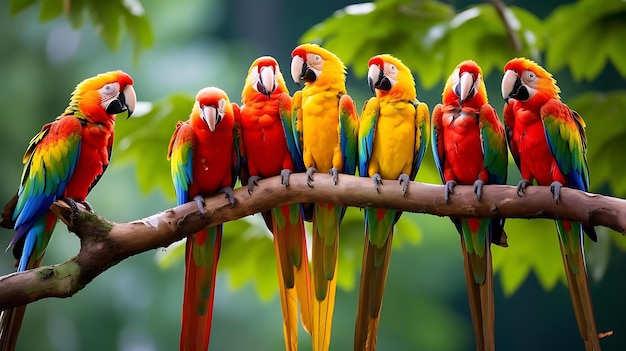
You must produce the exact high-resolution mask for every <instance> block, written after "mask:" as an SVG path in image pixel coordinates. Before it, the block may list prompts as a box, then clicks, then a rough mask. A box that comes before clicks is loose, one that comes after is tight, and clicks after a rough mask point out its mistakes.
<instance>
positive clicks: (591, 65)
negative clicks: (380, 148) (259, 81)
mask: <svg viewBox="0 0 626 351" xmlns="http://www.w3.org/2000/svg"><path fill="white" fill-rule="evenodd" d="M563 2H564V1H561V0H552V1H545V0H531V1H528V2H523V3H522V2H518V3H517V5H519V6H509V7H508V8H507V11H506V12H505V14H506V18H507V19H508V20H509V21H510V24H511V27H512V28H513V30H514V32H515V34H516V35H518V36H519V38H520V40H521V42H522V44H523V49H522V51H520V52H516V51H514V49H513V46H512V45H511V43H510V41H509V38H508V34H507V32H506V28H505V26H504V24H503V22H502V20H501V18H500V17H499V15H498V14H497V12H496V11H495V9H494V8H493V7H492V6H491V5H490V4H486V3H476V2H468V1H465V2H463V1H461V2H456V1H454V2H450V1H434V0H379V1H376V2H373V3H365V4H352V5H348V4H349V3H351V1H343V2H311V3H310V4H309V3H307V2H304V4H301V3H300V2H290V1H286V0H268V1H265V2H256V1H255V0H234V1H219V0H213V1H208V2H207V1H200V0H195V1H190V2H188V3H187V2H186V3H185V4H186V5H185V6H182V5H181V4H180V3H177V2H171V3H169V2H165V3H161V2H154V3H152V2H145V3H144V4H141V3H140V2H139V1H138V0H113V1H98V0H72V1H66V0H40V1H37V0H21V1H20V0H11V1H10V2H7V3H6V5H5V4H3V5H2V6H4V7H3V8H6V9H7V10H6V11H7V12H8V13H9V14H11V15H12V16H11V17H8V16H6V17H3V19H4V21H0V22H1V23H0V28H1V29H2V31H1V32H0V36H1V38H2V40H3V44H4V45H3V47H2V48H0V53H2V54H3V56H2V57H3V65H0V74H2V76H3V77H5V80H6V82H7V84H5V85H4V89H5V90H3V94H0V106H2V109H3V110H2V111H3V114H4V115H6V116H11V117H12V116H29V118H6V120H5V123H6V125H7V127H6V128H2V129H1V130H0V136H1V137H2V138H3V140H4V145H3V148H2V149H0V154H1V155H2V162H3V164H2V166H3V171H4V173H3V176H4V178H3V179H4V180H6V181H5V182H2V183H0V189H2V194H3V197H5V198H9V196H10V195H12V194H13V192H14V191H15V186H16V185H17V182H18V180H19V174H20V169H19V166H20V160H21V156H22V154H23V149H24V147H25V146H26V144H27V142H28V140H29V139H30V137H32V135H33V134H34V133H36V131H37V130H39V128H40V126H41V124H43V123H45V122H48V121H49V120H51V119H52V118H54V116H55V115H56V114H58V112H59V111H62V110H63V108H64V107H65V104H66V103H67V98H68V93H69V92H70V91H71V88H72V87H73V85H74V84H76V82H77V81H79V80H80V79H83V78H84V77H86V76H90V75H93V74H95V73H97V72H98V71H102V70H108V69H112V68H122V69H125V70H126V71H128V72H129V73H131V74H132V76H133V77H134V79H135V88H136V90H137V92H138V96H139V99H140V100H143V101H144V102H146V101H150V102H149V103H146V104H145V105H143V106H144V107H147V108H146V110H145V113H144V114H143V116H140V113H138V114H137V116H136V117H137V118H131V119H129V120H120V121H119V122H118V123H117V125H116V138H117V139H116V145H115V150H114V154H113V155H114V156H113V163H112V167H111V168H110V170H108V171H107V175H106V176H105V177H103V179H102V181H101V182H100V183H99V185H98V187H96V188H95V189H94V191H93V192H92V194H91V195H90V199H89V200H90V203H91V204H92V205H94V208H96V209H97V211H98V213H100V214H102V215H103V216H105V217H106V218H109V219H111V220H115V221H128V220H134V219H136V218H140V217H141V216H148V215H151V214H152V213H154V212H156V211H160V210H163V209H165V208H168V207H172V206H174V205H175V201H174V191H173V187H172V185H171V178H170V172H169V163H168V161H167V159H166V155H167V145H168V142H169V139H170V137H171V135H172V133H173V131H174V127H175V124H176V122H177V121H178V120H184V119H186V118H187V117H188V115H189V112H190V111H191V106H192V104H193V94H194V93H195V91H197V90H198V89H199V88H201V87H202V86H205V85H217V86H220V87H222V88H224V90H226V91H227V92H228V94H229V96H230V97H231V100H232V101H237V100H238V99H237V98H235V97H238V95H239V94H240V91H241V90H240V89H241V86H242V84H243V80H244V79H245V72H246V70H247V68H248V65H249V63H250V62H251V61H252V60H253V59H254V58H256V57H257V56H260V55H267V54H270V55H274V56H275V57H276V58H277V59H278V60H279V61H280V62H282V63H283V64H282V66H283V68H284V67H288V64H285V63H286V62H284V61H282V60H285V61H287V62H288V60H290V56H289V52H290V50H291V49H292V48H293V47H294V46H295V45H296V44H297V43H296V42H297V41H300V42H304V41H313V42H318V43H320V44H321V45H323V46H325V47H326V48H328V49H329V50H331V51H333V52H335V53H336V54H337V55H338V56H339V57H340V58H342V60H343V61H344V62H345V63H346V64H347V65H348V67H349V68H350V72H352V73H354V75H349V76H348V90H349V91H350V94H351V95H352V96H353V97H355V100H356V101H365V99H366V98H367V97H368V94H369V90H368V89H367V84H366V82H364V81H363V79H362V77H363V76H364V75H365V72H366V71H367V65H366V63H367V61H368V59H369V57H371V56H372V55H375V54H379V53H381V52H388V53H391V54H393V55H395V56H397V57H399V58H401V59H402V60H403V62H405V63H406V64H407V65H408V66H409V67H410V68H411V69H412V70H413V72H414V74H415V77H416V83H417V85H418V92H419V97H420V100H422V101H424V102H426V103H427V104H428V105H429V106H430V108H431V110H432V108H433V107H434V105H435V104H436V103H437V101H439V99H440V96H441V95H440V94H441V87H440V85H441V84H439V83H440V82H442V81H444V79H445V78H446V77H447V75H448V74H449V73H450V72H451V71H452V69H453V68H454V66H455V65H456V64H457V63H458V62H459V61H461V60H463V59H468V58H472V59H474V60H476V61H477V62H478V63H479V64H480V65H481V66H482V68H483V71H484V73H485V82H486V84H487V87H488V90H489V91H490V96H491V97H492V104H493V105H494V106H495V107H496V109H498V107H497V106H501V100H500V98H499V95H500V94H499V84H500V79H501V74H502V73H501V69H502V66H503V65H504V63H505V62H506V61H507V60H508V59H510V58H511V57H514V56H527V57H530V58H533V59H535V60H537V61H538V62H540V63H542V64H544V66H545V67H546V68H547V69H548V70H549V71H551V72H552V73H553V74H554V75H555V77H556V78H557V79H558V80H559V86H560V87H561V89H562V90H563V92H562V94H563V96H564V99H565V101H566V102H567V103H568V104H570V106H572V107H573V108H575V109H576V110H577V111H578V112H580V113H581V115H582V116H583V117H584V118H585V120H586V122H587V127H588V128H587V131H588V141H589V154H588V156H589V167H590V174H591V183H592V191H594V192H601V193H605V194H609V195H615V196H620V197H626V182H624V181H623V180H621V178H620V176H619V174H621V173H623V172H624V169H623V167H621V166H620V165H622V164H623V162H622V160H621V159H622V157H621V156H622V155H621V152H622V151H621V150H624V148H625V146H626V145H625V142H626V141H625V140H626V138H624V136H623V134H624V133H626V125H624V123H625V122H624V121H623V118H622V116H621V115H622V114H623V111H624V110H625V109H624V108H625V107H626V106H624V105H625V104H626V103H625V102H626V92H625V91H623V90H618V89H623V86H624V77H625V76H626V74H625V73H626V70H625V67H624V64H625V62H626V61H624V60H622V59H621V58H623V57H625V55H624V50H625V49H624V47H626V46H624V45H622V43H621V42H620V41H619V39H620V38H622V37H623V34H624V32H625V30H624V25H625V23H626V21H624V20H623V19H624V18H625V16H624V6H625V5H624V4H625V3H624V2H623V1H619V0H604V1H601V2H597V1H594V0H580V1H577V2H568V3H563ZM37 4H39V7H37V6H36V5H37ZM144 5H145V7H146V8H145V12H146V14H147V15H144V13H143V6H144ZM346 5H348V6H347V7H345V8H342V9H340V10H337V8H339V7H342V6H346ZM302 6H306V11H302ZM522 7H523V8H522ZM335 10H336V11H335ZM332 11H335V12H334V14H333V15H332V16H329V14H331V13H332ZM294 13H297V14H298V15H297V16H294V15H293V14H294ZM148 17H149V18H150V20H149V19H148ZM235 17H236V18H237V19H238V21H231V20H230V19H232V18H235ZM85 18H87V19H88V20H89V21H90V23H91V26H88V25H85V24H86V21H84V20H85ZM36 19H38V20H39V21H40V23H41V24H40V25H39V26H32V23H33V21H34V20H36ZM271 19H273V20H271ZM255 20H256V21H257V22H255ZM66 21H69V23H71V28H72V30H71V31H69V34H67V32H64V33H66V35H78V34H76V33H80V35H81V36H82V37H80V38H78V39H77V38H73V39H74V40H75V41H76V42H78V43H77V44H76V45H77V47H78V48H80V51H79V52H75V53H74V54H73V56H67V57H65V58H64V59H63V60H60V59H55V58H54V57H53V55H52V54H51V52H52V49H51V47H52V48H55V49H57V51H59V50H65V51H66V52H69V50H67V49H66V47H65V45H69V44H68V43H70V44H71V43H73V41H72V40H70V39H72V37H67V36H65V37H64V36H61V39H63V40H61V41H58V40H57V41H54V40H52V39H53V37H54V35H55V33H58V29H59V28H61V29H62V28H63V26H64V25H65V22H66ZM258 21H260V22H261V23H259V22H258ZM150 22H152V23H158V24H159V25H158V26H155V27H154V28H151V26H150ZM316 23H317V24H316ZM259 24H260V25H262V29H263V30H259V28H260V27H259ZM79 28H80V30H78V29H79ZM302 33H304V34H302ZM127 35H128V36H130V39H131V40H130V41H128V40H125V39H124V38H125V37H126V36H127ZM60 44H62V45H60ZM103 45H106V47H102V46H103ZM149 47H154V50H146V49H147V48H149ZM268 48H278V49H276V50H277V51H272V50H269V51H268ZM111 50H113V51H111ZM278 50H280V51H278ZM127 53H131V54H130V55H127V56H128V57H127V56H125V54H127ZM139 53H141V55H139ZM129 58H130V59H129ZM544 59H545V60H544ZM129 60H130V61H132V62H133V63H134V65H132V66H131V65H128V63H127V61H129ZM137 63H139V64H140V65H137ZM582 80H584V81H585V82H588V84H585V85H584V86H583V85H581V84H580V83H579V82H580V81H582ZM289 84H291V82H289ZM35 96H36V97H37V103H33V97H35ZM31 117H32V118H31ZM429 152H431V151H429ZM509 167H510V168H509V184H515V183H517V181H518V180H519V173H518V172H517V170H516V169H515V166H514V164H513V162H510V166H509ZM620 167H621V168H620ZM417 180H418V181H422V182H430V183H433V182H439V178H438V175H437V172H436V170H435V167H434V163H433V161H432V157H430V156H427V157H426V159H425V160H424V162H423V164H422V169H421V170H420V172H419V173H418V177H417ZM362 216H363V213H362V211H360V210H359V209H355V208H350V209H349V210H348V211H347V213H346V217H345V219H344V221H343V223H342V238H341V244H340V262H339V268H340V272H339V278H338V279H339V282H338V283H339V286H340V287H341V288H342V289H340V290H339V291H338V295H337V305H336V306H337V308H336V313H335V317H334V318H335V323H334V325H335V329H336V331H335V332H333V341H332V345H333V349H350V348H351V347H352V332H353V330H352V326H353V323H354V315H355V310H356V298H357V295H356V294H357V291H356V290H357V289H355V287H356V284H357V279H358V276H359V270H360V264H361V262H360V260H361V254H362V245H363V220H362V218H363V217H362ZM61 227H63V226H58V228H59V229H57V232H58V233H55V239H53V240H52V242H51V245H50V248H49V249H48V251H47V254H46V257H45V258H44V264H51V263H57V262H60V261H62V260H64V259H67V258H69V257H71V256H73V255H74V254H75V253H76V252H77V247H78V241H77V239H76V238H75V237H74V236H72V235H69V234H68V233H66V231H64V230H63V228H61ZM309 229H310V228H309ZM506 230H507V233H508V235H509V243H510V247H509V248H506V249H503V248H499V247H494V249H493V251H494V255H493V257H494V258H493V259H494V264H495V269H496V271H497V272H498V274H497V276H496V281H497V282H499V286H501V287H502V289H496V292H495V295H496V305H497V306H498V307H497V316H496V321H497V323H498V324H497V327H498V340H497V341H498V348H502V349H507V350H527V349H534V348H536V345H537V341H539V342H540V343H541V344H542V345H543V346H545V349H575V348H577V347H578V348H579V347H580V342H579V340H578V338H577V336H576V337H559V335H570V336H571V335H575V334H576V325H575V320H574V316H573V313H572V311H571V306H570V303H569V297H568V292H567V288H566V287H565V284H562V283H564V282H565V279H564V277H563V273H562V271H563V267H562V263H561V258H560V254H559V250H558V243H557V242H558V241H557V236H556V233H555V227H554V223H553V222H552V221H549V220H521V219H512V220H508V221H507V224H506ZM7 232H8V231H7ZM396 232H397V235H396V236H395V239H394V258H393V259H392V260H391V261H392V262H391V268H390V272H389V277H388V284H387V289H386V294H385V308H384V309H383V312H382V314H383V316H382V320H383V321H382V323H381V325H380V332H379V337H378V345H379V348H380V349H427V350H466V349H471V347H472V345H473V335H472V331H471V321H470V318H469V310H468V306H467V297H466V295H465V286H464V279H463V273H462V268H461V267H462V260H461V258H462V255H461V252H460V248H459V247H458V246H459V245H458V235H457V234H456V232H455V230H454V227H453V226H452V224H451V222H450V221H449V220H448V219H446V218H438V217H434V216H425V215H419V214H411V213H405V214H404V215H403V217H402V218H401V220H400V221H399V222H398V224H397V227H396ZM598 236H599V240H598V243H596V244H593V245H588V246H587V258H588V263H589V271H590V273H591V275H592V276H593V277H596V278H600V277H603V276H604V280H603V281H602V283H601V284H598V283H596V282H592V290H594V293H595V292H599V293H601V294H600V295H594V297H596V299H594V302H595V303H596V306H595V307H596V313H597V316H598V321H599V328H600V329H601V330H608V329H616V335H615V336H613V337H612V338H608V339H605V340H603V348H604V349H605V350H607V349H608V350H622V349H624V345H626V341H625V340H624V339H623V338H622V337H620V335H619V333H618V332H617V330H618V328H617V327H619V326H620V325H623V324H624V323H623V322H624V319H623V317H621V315H622V314H620V313H615V310H616V309H619V308H626V307H624V303H623V299H621V295H620V291H621V290H620V289H619V288H616V287H620V286H621V280H622V279H621V278H622V276H623V272H621V267H623V265H624V264H626V262H624V261H626V259H625V257H626V256H625V255H624V253H623V251H626V240H624V239H623V238H622V237H620V236H618V235H615V233H611V232H610V231H608V230H606V229H605V228H598ZM3 237H6V238H5V239H3V240H5V241H4V242H6V243H8V241H9V240H10V236H9V235H4V236H3ZM183 247H184V246H183V245H180V243H177V244H174V245H172V246H171V247H169V248H166V249H163V250H158V251H157V252H156V254H155V256H156V262H157V263H158V265H159V266H160V267H162V268H163V269H153V268H154V266H155V260H154V257H153V256H151V255H138V256H136V257H132V258H130V259H129V260H127V261H125V262H124V264H121V265H118V266H116V267H113V268H112V269H111V270H110V271H108V272H107V273H106V274H103V275H102V276H100V277H98V279H96V280H94V281H93V282H92V283H91V284H90V285H89V286H88V287H87V288H86V289H85V290H84V291H82V292H81V293H80V294H78V295H76V296H75V297H73V298H72V299H67V300H62V301H58V300H46V301H42V302H39V303H36V304H33V305H32V306H31V307H29V310H28V311H29V312H28V313H27V315H26V320H25V324H24V331H23V333H24V335H27V333H29V332H30V333H31V334H30V335H42V337H38V338H27V337H22V339H21V345H23V347H26V348H25V349H54V350H80V349H93V350H111V349H119V350H136V349H142V350H170V349H175V348H176V347H177V339H178V328H179V317H180V301H181V296H182V260H181V257H182V252H183ZM222 247H223V251H222V256H221V260H220V272H222V273H225V274H220V276H219V277H218V283H217V296H216V307H215V308H216V311H215V315H214V319H215V320H219V321H220V322H219V323H214V326H213V336H212V346H211V347H212V348H214V349H280V348H282V347H283V341H282V328H281V314H280V307H279V301H278V298H277V296H276V286H277V284H276V266H275V263H274V254H273V246H272V242H271V235H270V234H269V232H268V231H267V229H266V228H265V225H264V223H263V221H262V220H261V218H260V216H258V215H255V216H249V217H246V218H242V219H240V220H238V221H234V222H229V223H226V224H225V232H224V238H223V246H222ZM1 259H2V262H3V265H2V269H3V271H2V272H3V274H5V273H8V272H9V271H10V270H11V269H12V268H11V266H10V265H11V262H10V261H11V257H10V255H4V256H3V257H1ZM225 283H227V284H225ZM539 285H540V286H541V287H543V288H544V289H547V291H543V290H541V289H540V288H539V287H538V286H539ZM259 297H260V298H261V300H262V301H264V302H265V303H266V304H259V303H258V298H259ZM505 297H506V298H505ZM546 308H550V311H549V312H547V310H546ZM94 316H98V318H94ZM103 321H105V322H103ZM259 321H261V323H259ZM528 325H532V326H534V327H533V328H528ZM557 325H558V329H557V327H556V326H557ZM42 331H45V333H42ZM44 334H45V335H44ZM305 335H306V334H304V333H303V332H302V333H301V336H302V337H301V342H300V346H301V348H302V349H303V350H308V349H310V340H308V338H307V337H305ZM242 336H245V337H242Z"/></svg>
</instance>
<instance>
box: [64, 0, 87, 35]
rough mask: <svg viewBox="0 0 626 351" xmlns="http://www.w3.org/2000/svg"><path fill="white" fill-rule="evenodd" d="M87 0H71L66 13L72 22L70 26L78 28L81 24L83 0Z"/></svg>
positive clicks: (83, 13) (83, 7)
mask: <svg viewBox="0 0 626 351" xmlns="http://www.w3.org/2000/svg"><path fill="white" fill-rule="evenodd" d="M86 1H87V0H72V2H71V3H70V6H69V11H68V13H67V16H68V19H69V21H70V23H71V24H72V28H74V29H78V28H80V27H82V25H83V18H84V15H85V6H86V4H85V2H86Z"/></svg>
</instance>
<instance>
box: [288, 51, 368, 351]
mask: <svg viewBox="0 0 626 351" xmlns="http://www.w3.org/2000/svg"><path fill="white" fill-rule="evenodd" d="M291 56H292V61H291V76H292V78H293V80H294V82H296V83H297V84H298V85H299V84H300V81H301V80H302V81H304V87H303V88H302V90H300V91H298V92H296V93H295V94H294V96H293V110H294V112H293V118H292V119H291V120H290V121H287V123H286V125H287V128H286V130H287V131H288V133H287V134H288V138H292V139H293V142H289V144H290V145H292V152H293V153H294V154H299V155H301V156H298V157H301V159H302V160H303V163H304V166H305V167H306V168H307V171H306V174H307V177H308V178H307V182H308V184H309V186H311V187H312V186H313V185H312V183H311V182H312V180H313V173H314V172H317V171H319V172H328V173H330V174H332V175H333V181H334V183H335V184H336V183H337V180H338V174H339V173H345V174H354V173H355V172H356V163H357V133H358V115H357V113H356V108H355V105H354V101H353V100H352V98H351V97H350V96H349V95H347V92H346V84H345V81H346V75H345V70H346V68H345V66H344V65H343V62H341V60H340V59H339V58H338V57H337V56H336V55H335V54H333V53H331V52H330V51H328V50H326V49H324V48H322V47H320V46H318V45H315V44H302V45H299V46H298V47H296V48H295V49H294V50H293V51H292V53H291ZM289 132H291V133H289ZM294 147H295V148H296V150H293V148H294ZM344 212H345V208H342V207H339V206H334V205H332V204H328V203H317V204H315V205H314V208H313V214H312V223H313V249H312V265H313V278H312V281H313V283H312V284H313V287H314V294H313V298H312V313H313V314H312V322H313V328H312V330H311V336H312V338H313V349H314V350H315V351H320V350H328V348H329V346H330V333H331V328H332V316H333V310H334V305H335V292H336V287H337V285H336V284H337V281H336V273H337V248H338V244H339V226H340V224H341V219H342V217H343V214H344Z"/></svg>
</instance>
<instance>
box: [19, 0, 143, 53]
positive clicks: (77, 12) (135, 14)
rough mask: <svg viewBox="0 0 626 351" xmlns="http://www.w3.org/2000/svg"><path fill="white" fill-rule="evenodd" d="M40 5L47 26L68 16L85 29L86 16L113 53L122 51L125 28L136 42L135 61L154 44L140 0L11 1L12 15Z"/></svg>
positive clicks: (76, 24) (78, 26)
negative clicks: (59, 18) (54, 20)
mask: <svg viewBox="0 0 626 351" xmlns="http://www.w3.org/2000/svg"><path fill="white" fill-rule="evenodd" d="M39 2H40V3H41V6H40V8H39V21H40V22H47V21H50V20H53V19H55V18H57V17H59V16H62V15H65V16H66V17H67V19H68V20H69V22H70V23H71V24H72V27H73V28H74V29H78V28H80V27H81V26H82V25H83V21H84V18H85V13H88V14H89V18H90V19H91V22H92V24H93V26H94V27H95V28H96V29H97V30H98V34H99V35H100V38H101V39H102V40H103V41H104V43H105V44H106V45H107V46H108V47H109V48H110V49H111V50H114V51H116V50H119V49H120V45H121V43H122V38H123V37H124V31H123V29H124V27H125V28H126V31H127V32H128V35H129V36H130V37H131V38H132V40H133V53H134V58H135V60H138V59H139V53H140V52H141V51H143V50H145V49H147V48H149V47H151V46H152V44H153V40H154V39H153V34H152V28H151V27H150V22H149V21H148V17H147V16H145V11H144V8H143V5H141V2H140V1H139V0H108V1H100V0H72V1H67V0H11V9H10V11H11V15H16V14H18V13H20V12H22V11H24V10H26V9H27V8H29V7H31V6H34V5H35V4H37V3H39Z"/></svg>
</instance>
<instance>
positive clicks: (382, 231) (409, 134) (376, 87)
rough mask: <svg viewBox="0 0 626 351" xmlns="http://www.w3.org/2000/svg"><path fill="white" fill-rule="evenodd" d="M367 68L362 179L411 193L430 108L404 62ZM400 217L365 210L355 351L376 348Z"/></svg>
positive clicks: (385, 59) (376, 60)
mask: <svg viewBox="0 0 626 351" xmlns="http://www.w3.org/2000/svg"><path fill="white" fill-rule="evenodd" d="M368 66H369V71H368V74H367V77H368V83H369V86H370V88H371V89H372V92H373V93H374V94H375V95H376V96H375V97H372V98H370V99H369V100H368V101H367V102H366V104H365V106H364V107H363V110H362V111H361V120H360V122H359V134H358V140H359V144H358V150H359V175H360V176H361V177H371V178H372V180H373V182H374V187H375V188H376V190H378V187H379V185H380V184H382V182H383V179H385V180H388V179H389V180H394V181H399V182H400V184H401V186H402V187H403V192H404V194H406V192H407V187H408V184H409V182H410V181H412V180H413V179H415V176H416V175H417V171H418V170H419V167H420V164H421V163H422V159H423V158H424V154H425V153H426V149H427V148H428V140H429V138H430V116H429V112H428V106H426V104H424V103H422V102H419V101H418V100H417V93H416V90H415V81H414V80H413V75H412V74H411V71H410V70H409V68H408V67H407V66H405V65H404V64H403V63H402V62H401V61H400V60H399V59H397V58H395V57H393V56H391V55H388V54H384V55H378V56H374V57H372V58H371V59H370V60H369V63H368ZM401 214H402V212H401V211H394V210H382V209H376V208H366V209H365V245H364V248H363V263H362V270H361V283H360V288H359V303H358V309H357V317H356V328H355V335H354V350H375V349H376V335H377V332H378V323H379V321H380V311H381V307H382V302H383V293H384V291H385V281H386V280H387V270H388V269H389V259H390V256H391V243H392V240H393V229H394V225H395V224H396V222H397V221H398V219H400V215H401Z"/></svg>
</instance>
